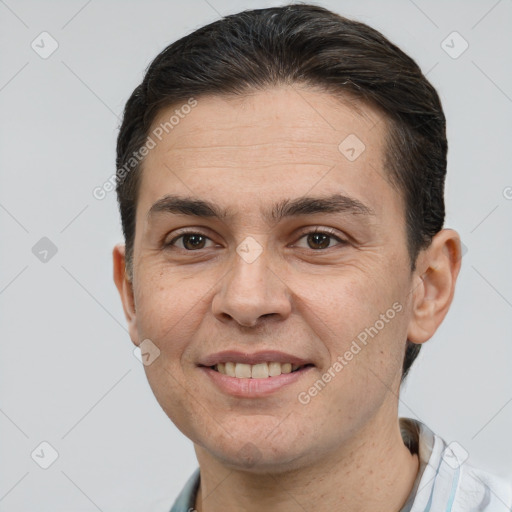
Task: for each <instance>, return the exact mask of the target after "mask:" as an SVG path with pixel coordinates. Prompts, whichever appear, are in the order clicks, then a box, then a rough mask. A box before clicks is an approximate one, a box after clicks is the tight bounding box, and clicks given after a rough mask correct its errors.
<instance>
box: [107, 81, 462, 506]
mask: <svg viewBox="0 0 512 512" xmlns="http://www.w3.org/2000/svg"><path fill="white" fill-rule="evenodd" d="M197 99H198V105H197V106H196V107H195V108H194V109H193V110H192V111H191V113H190V114H188V115H187V116H186V117H185V118H184V119H182V120H180V123H179V124H178V125H176V126H175V127H174V129H173V130H172V131H171V132H170V133H169V134H168V136H167V137H166V138H164V139H163V140H162V141H161V142H160V143H159V144H158V145H157V147H156V148H154V149H153V150H151V151H150V153H149V154H148V155H147V157H146V159H145V162H144V169H143V174H142V180H141V185H140V189H139V197H138V205H137V215H136V234H135V242H134V262H133V280H132V281H130V280H129V279H128V277H127V274H126V272H125V259H124V246H122V245H118V246H116V247H115V248H114V251H113V259H114V280H115V283H116V286H117V288H118V290H119V293H120V295H121V300H122V303H123V307H124V311H125V314H126V318H127V321H128V326H129V331H130V336H131V339H132V341H133V343H134V344H136V345H138V344H139V343H140V342H141V341H142V340H144V339H150V340H151V341H152V342H153V343H154V344H155V345H156V346H157V347H158V348H159V350H160V355H159V357H158V358H156V359H155V361H154V362H153V363H151V364H150V365H148V366H145V367H144V368H145V371H146V375H147V378H148V381H149V383H150V386H151V388H152V390H153V392H154V394H155V397H156V398H157V400H158V402H159V404H160V405H161V407H162V408H163V410H164V411H165V413H166V414H167V415H168V417H169V418H170V419H171V420H172V421H173V422H174V423H175V424H176V426H177V427H178V428H179V429H180V430H181V431H182V432H183V434H184V435H185V436H187V437H188V438H190V439H191V440H192V441H193V443H194V447H195V451H196V455H197V458H198V462H199V466H200V470H201V485H200V489H199V493H198V499H197V501H196V509H197V510H198V511H200V512H217V511H221V510H222V511H238V510H245V511H248V512H251V511H259V510H268V511H277V510H279V511H282V510H286V511H290V512H293V511H304V510H315V511H317V512H323V511H332V510H347V511H348V510H350V511H352V512H358V511H366V512H370V511H382V510H388V511H399V510H400V508H401V507H402V506H403V504H404V503H405V501H406V500H407V497H408V495H409V493H410V491H411V488H412V486H413V483H414V480H415V478H416V475H417V472H418V458H417V456H415V455H414V456H413V455H411V453H410V452H409V451H408V449H407V448H406V447H405V445H404V444H403V442H402V439H401V436H400V431H399V424H398V419H397V418H398V405H397V404H398V392H399V387H400V376H401V367H402V360H403V352H404V347H405V343H406V340H407V338H409V339H410V340H411V341H413V342H415V343H423V342H425V341H427V340H428V339H429V338H431V337H432V335H433V334H434V333H435V331H436V329H437V328H438V326H439V325H440V323H441V322H442V320H443V319H444V317H445V315H446V313H447V311H448V309H449V306H450V304H451V301H452V299H453V294H454V289H455V282H456V279H457V275H458V272H459V269H460V256H461V253H460V238H459V235H458V234H457V232H455V231H454V230H451V229H443V230H442V231H441V232H439V233H438V234H437V235H436V236H435V237H434V239H433V241H432V244H431V245H430V247H429V248H427V249H426V250H424V251H422V252H421V253H420V255H419V256H418V259H417V268H416V271H415V272H414V273H411V272H410V261H409V257H408V253H407V248H406V236H405V216H404V215H405V206H404V203H403V201H402V198H401V196H400V194H399V193H398V192H397V190H396V189H395V188H394V187H393V186H392V185H391V184H390V183H389V182H388V181H387V179H386V171H385V170H384V169H383V166H382V162H383V157H384V143H383V141H384V136H385V133H386V132H385V130H386V122H385V118H384V117H383V115H382V114H381V113H380V112H378V111H377V110H375V109H373V108H371V107H369V106H367V105H362V104H358V105H356V104H354V103H353V102H350V101H349V100H348V98H347V101H343V102H341V101H340V100H339V99H338V98H335V97H333V96H332V95H330V94H327V93H325V92H320V91H317V90H313V89H311V88H306V87H299V86H297V85H294V86H293V87H292V86H287V87H282V88H273V89H268V90H265V91H259V92H257V93H254V94H248V95H245V96H243V97H237V98H226V97H213V96H212V97H201V98H197ZM356 107H357V108H356ZM175 108H176V106H173V107H172V108H169V109H166V110H164V111H162V112H161V113H160V115H159V116H158V118H157V119H156V120H155V123H154V126H155V127H156V126H158V124H159V123H160V122H162V121H165V120H166V119H168V118H169V116H170V115H171V114H172V112H173V111H174V110H175ZM350 134H356V135H357V137H358V138H359V139H360V140H362V141H363V142H364V144H365V146H366V148H365V150H364V151H363V152H362V153H361V155H360V156H359V157H358V158H357V159H356V160H354V161H352V162H351V161H349V160H348V159H347V158H346V157H345V156H344V155H343V154H342V153H341V152H340V150H339V149H338V145H339V144H340V142H341V141H343V140H344V139H345V138H346V137H347V136H348V135H350ZM333 192H339V193H343V194H345V195H348V196H350V197H353V198H357V199H358V200H360V201H361V202H363V203H364V204H366V205H367V206H369V207H370V208H371V209H372V210H373V211H374V212H375V215H373V216H368V217H366V216H363V215H357V214H347V213H344V214H340V213H319V214H307V215H301V216H298V217H294V218H285V219H283V220H281V221H280V222H279V223H273V224H269V223H267V222H266V220H265V218H264V217H263V216H262V214H261V210H266V209H270V208H271V206H272V205H273V204H274V203H276V202H279V201H282V200H284V199H294V198H300V197H302V196H304V195H308V196H310V195H314V196H319V197H321V196H328V195H331V194H333ZM166 194H176V195H180V196H188V197H196V198H200V199H206V200H209V201H212V202H214V203H216V204H218V205H219V206H222V207H226V208H229V209H230V210H231V213H232V217H230V218H227V219H224V220H218V219H211V218H198V217H189V216H185V215H175V214H174V215H173V214H170V213H159V214H157V215H152V216H150V217H148V216H147V213H148V211H149V209H150V208H151V206H152V205H153V204H154V203H155V202H156V201H158V200H159V199H161V198H162V197H164V196H165V195H166ZM183 227H188V228H192V229H193V230H195V232H199V233H201V234H203V235H204V236H206V237H208V238H206V239H205V241H204V242H203V244H202V245H200V247H201V248H200V249H195V248H194V246H193V244H191V243H190V240H189V241H188V243H186V241H185V239H184V238H181V239H179V240H177V241H176V243H175V246H174V248H171V247H167V248H165V247H163V242H169V241H171V240H172V239H173V238H174V237H175V236H178V235H177V230H178V229H179V228H183ZM315 227H318V228H332V229H334V230H335V233H336V235H335V236H338V237H339V238H340V239H345V240H348V242H347V243H340V242H339V241H338V240H337V239H336V238H328V239H327V243H330V245H329V246H328V248H318V246H319V245H321V240H320V242H319V241H318V240H315V239H313V240H312V239H311V237H308V236H307V235H304V233H303V232H302V231H304V230H305V229H307V230H313V229H314V228H315ZM301 230H302V231H301ZM248 236H251V237H253V238H254V239H255V240H257V241H258V243H259V244H261V246H262V248H263V252H262V253H261V255H260V256H259V257H258V258H257V259H256V260H255V261H254V262H252V263H247V262H246V261H245V260H244V259H243V258H242V257H240V256H239V255H238V253H237V252H236V248H237V246H238V245H239V244H240V243H241V242H242V241H243V240H244V239H245V238H246V237H248ZM184 244H185V245H184ZM191 247H192V248H191ZM396 302H398V303H400V305H402V310H401V312H400V313H397V314H396V315H395V317H394V318H393V319H392V320H390V321H389V322H388V323H386V325H385V327H384V328H382V329H381V330H380V331H379V333H378V335H376V336H375V337H374V338H372V339H371V340H370V341H369V343H368V344H367V345H366V346H364V348H363V349H362V350H361V351H360V352H359V353H358V354H357V355H355V356H354V358H353V359H352V360H350V361H349V362H348V364H347V365H346V366H344V368H343V370H342V371H340V372H338V373H337V374H336V377H335V378H333V379H332V380H331V381H330V382H329V383H328V384H327V385H326V386H325V388H324V389H322V390H321V392H319V393H318V394H317V395H316V396H315V397H314V398H312V399H311V401H310V402H309V403H308V404H306V405H303V404H301V403H300V402H299V401H298V399H297V395H298V393H299V392H301V391H307V390H308V389H309V388H310V387H311V386H312V385H313V384H314V382H315V381H317V380H318V379H319V378H321V377H322V374H324V373H325V372H326V371H327V370H328V369H329V368H330V367H331V366H332V364H333V362H334V361H336V358H337V357H338V356H340V355H343V354H345V352H346V351H347V350H348V349H349V347H350V345H351V343H352V340H354V339H355V338H356V337H357V335H358V334H359V333H361V332H362V331H364V329H365V328H367V327H369V326H373V325H374V324H375V322H376V321H377V320H378V319H379V318H380V315H381V314H383V313H385V312H386V311H387V310H388V309H390V308H391V307H392V305H393V304H394V303H396ZM233 348H236V349H240V350H242V351H244V350H247V351H248V352H251V353H253V352H256V351H259V350H266V349H276V350H281V351H283V352H287V353H292V354H295V355H296V356H299V357H302V358H304V359H307V360H309V361H311V362H312V363H313V364H314V365H315V367H314V368H313V369H312V370H310V371H309V372H308V373H307V374H305V375H304V376H302V377H301V378H300V379H299V381H297V382H296V383H295V384H293V385H291V386H288V387H286V388H284V389H281V390H280V391H278V392H276V393H274V394H273V395H271V396H269V397H266V398H259V399H248V398H236V397H233V396H230V395H227V394H224V393H222V392H221V391H220V390H219V389H217V388H216V387H215V386H214V385H213V384H211V383H210V381H209V379H207V377H206V376H205V375H203V372H202V371H200V370H199V369H198V367H197V362H198V361H199V359H200V358H201V357H204V356H205V355H208V354H212V353H214V352H218V351H221V350H226V349H233ZM248 441H250V444H248Z"/></svg>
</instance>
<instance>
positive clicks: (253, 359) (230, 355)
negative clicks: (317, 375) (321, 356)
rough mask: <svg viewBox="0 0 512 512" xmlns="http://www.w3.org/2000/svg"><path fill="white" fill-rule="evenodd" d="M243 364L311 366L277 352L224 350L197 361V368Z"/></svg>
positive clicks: (306, 362)
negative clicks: (273, 363) (228, 363)
mask: <svg viewBox="0 0 512 512" xmlns="http://www.w3.org/2000/svg"><path fill="white" fill-rule="evenodd" d="M227 362H233V363H245V364H259V363H270V362H277V363H291V364H296V365H298V366H302V365H305V364H313V362H312V361H308V360H306V359H301V358H300V357H296V356H293V355H291V354H286V353H284V352H279V351H277V350H264V351H260V352H255V353H253V354H249V353H248V352H240V351H239V350H224V351H222V352H217V353H215V354H210V355H209V356H205V357H204V358H203V359H201V361H199V363H198V366H215V365H216V364H218V363H227ZM273 378H275V377H273Z"/></svg>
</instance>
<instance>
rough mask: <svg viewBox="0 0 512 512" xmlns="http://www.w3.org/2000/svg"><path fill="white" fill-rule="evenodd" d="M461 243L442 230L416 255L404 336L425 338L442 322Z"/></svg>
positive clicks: (413, 339) (452, 290)
mask: <svg viewBox="0 0 512 512" xmlns="http://www.w3.org/2000/svg"><path fill="white" fill-rule="evenodd" d="M461 254H462V253H461V242H460V237H459V234H458V233H457V232H456V231H455V230H453V229H442V230H441V231H440V232H439V233H437V234H436V235H435V236H434V237H433V239H432V243H431V244H430V246H429V247H428V248H427V249H425V250H424V251H422V252H421V253H420V255H419V256H418V261H417V265H416V268H417V270H416V272H415V276H414V278H413V289H412V290H411V293H412V295H413V301H412V311H411V321H410V323H409V329H408V331H407V339H408V340H410V341H411V342H413V343H424V342H425V341H427V340H429V339H430V338H431V337H432V336H433V335H434V333H435V332H436V330H437V328H438V327H439V325H440V324H441V322H442V321H443V319H444V317H445V316H446V313H448V309H449V308H450V305H451V303H452V300H453V295H454V293H455V282H456V280H457V276H458V275H459V270H460V266H461Z"/></svg>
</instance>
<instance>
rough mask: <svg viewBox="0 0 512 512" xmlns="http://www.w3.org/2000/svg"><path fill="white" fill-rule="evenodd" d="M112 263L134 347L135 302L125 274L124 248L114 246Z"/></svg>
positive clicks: (135, 335) (136, 338) (135, 339)
mask: <svg viewBox="0 0 512 512" xmlns="http://www.w3.org/2000/svg"><path fill="white" fill-rule="evenodd" d="M112 257H113V263H114V282H115V283H116V287H117V291H118V292H119V295H120V296H121V302H122V303H123V310H124V314H125V316H126V320H127V322H128V331H129V333H130V338H131V340H132V342H133V343H134V345H138V341H139V340H138V334H137V321H136V313H135V300H134V296H133V285H132V282H131V281H130V280H129V279H128V276H127V274H126V261H125V246H124V245H122V244H119V245H116V246H115V247H114V250H113V252H112Z"/></svg>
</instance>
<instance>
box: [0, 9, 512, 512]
mask: <svg viewBox="0 0 512 512" xmlns="http://www.w3.org/2000/svg"><path fill="white" fill-rule="evenodd" d="M284 3H285V2H270V1H269V2H264V1H239V2H235V1H226V0H209V1H206V0H190V1H188V2H185V3H182V2H169V1H168V2H164V1H149V2H142V1H139V2H121V1H99V0H92V1H89V2H72V1H67V2H64V1H61V2H57V1H55V2H35V1H15V0H6V1H0V45H1V51H2V65H1V69H0V109H1V114H2V117H1V120H2V123H1V138H0V144H1V146H0V172H1V180H2V187H1V189H0V229H1V235H2V249H3V250H2V260H1V265H0V312H1V313H0V314H1V319H0V320H1V323H0V326H1V332H2V343H1V355H0V390H1V409H0V413H1V414H0V428H1V436H0V439H1V441H0V443H1V446H0V449H1V452H0V460H1V465H2V470H1V475H2V477H1V480H0V510H1V511H7V510H8V511H10V512H15V511H28V510H39V511H46V510H47V511H53V512H55V511H59V510H73V511H94V510H103V511H118V510H119V511H121V510H123V511H136V510H149V507H148V503H150V502H153V501H158V500H160V499H164V500H166V501H167V504H170V503H171V502H172V501H173V499H174V497H175V496H176V494H177V493H178V491H179V490H180V489H181V487H182V486H183V484H184V483H185V481H186V480H187V479H188V477H189V475H190V474H191V473H192V471H193V470H194V468H195V467H196V466H197V462H196V460H195V455H194V452H193V447H192V443H191V442H190V441H189V440H188V439H186V438H185V437H184V436H182V435H181V433H180V432H179V431H178V430H177V429H176V428H175V427H174V425H173V424H172V423H171V422H170V420H169V419H168V418H167V416H166V415H165V414H164V413H163V411H162V410H161V409H160V407H159V405H158V404H157V402H156V400H155V398H154V396H153V394H152V392H151V390H150V388H149V385H148V383H147V381H146V377H145V374H144V371H143V367H142V365H141V363H140V362H139V361H138V360H137V359H136V358H135V357H134V354H133V345H132V343H131V341H130V339H129V336H128V334H127V331H126V328H125V320H124V316H123V312H122V309H121V303H120V300H119V297H118V295H117V290H116V289H115V287H114V284H113V281H112V265H111V250H112V247H113V245H114V244H115V243H117V242H119V241H121V230H120V222H119V217H118V212H117V209H116V202H115V193H114V192H111V193H110V194H108V195H107V197H106V198H105V199H103V200H101V201H100V200H97V199H95V198H94V197H93V195H92V190H93V189H94V187H96V186H100V185H101V184H102V183H103V182H104V181H105V180H107V179H108V178H109V177H110V176H111V175H112V173H113V172H114V170H115V169H114V158H115V154H114V149H115V140H116V135H117V129H118V126H119V117H118V116H119V115H120V114H121V112H122V108H123V106H124V103H125V101H126V100H127V98H128V96H129V94H130V93H131V91H132V90H133V88H134V87H135V86H136V85H137V84H138V83H139V82H140V80H141V79H142V76H143V72H144V69H145V68H146V66H147V65H148V64H149V62H150V61H151V59H152V58H154V57H155V56H156V55H157V53H158V52H160V51H161V50H162V49H163V48H164V47H165V46H166V45H167V44H169V43H170V42H172V41H174V40H176V39H178V38H179V37H181V36H183V35H185V34H187V33H189V32H191V31H192V30H194V29H195V28H198V27H200V26H202V25H204V24H205V23H208V22H211V21H213V20H215V19H217V18H219V16H220V15H225V14H229V13H232V12H236V11H239V10H243V9H246V8H259V7H267V6H272V5H283V4H284ZM317 3H319V4H320V5H323V6H325V7H328V8H331V9H332V10H335V11H337V12H339V13H340V14H344V15H346V16H349V17H354V18H357V19H359V20H361V21H363V22H365V23H368V24H370V25H371V26H373V27H375V28H376V29H378V30H380V31H382V32H383V33H384V34H385V35H386V36H388V37H389V38H391V40H392V41H393V42H395V43H396V44H398V45H399V46H400V47H401V48H402V49H403V50H404V51H406V52H408V53H409V54H410V55H411V56H412V57H413V58H414V59H415V60H416V61H417V62H418V64H419V65H420V66H421V68H422V69H423V70H424V72H425V73H427V72H428V78H429V79H430V80H431V81H432V83H433V84H434V86H435V87H436V88H437V89H438V91H439V93H440V95H441V98H442V101H443V105H444V108H445V112H446V116H447V119H448V139H449V146H450V150H449V170H448V177H447V184H446V203H447V222H446V226H447V227H452V228H455V229H456V230H458V232H459V233H460V235H461V237H462V239H463V242H464V244H465V246H466V247H467V253H466V254H465V255H464V257H463V264H462V270H461V273H460V276H459V280H458V283H457V289H456V295H455V299H454V303H453V305H452V308H451V310H450V312H449V314H448V316H447V318H446V320H445V322H444V323H443V324H442V326H441V327H440V329H439V330H438V332H437V333H436V335H435V336H434V338H432V339H431V340H430V341H429V342H428V344H427V345H426V346H425V347H424V350H423V352H422V355H421V356H420V358H419V360H418V362H417V363H416V364H415V367H414V368H413V371H412V373H411V375H410V377H409V379H408V382H407V384H406V385H405V387H404V389H403V393H402V395H401V401H400V407H401V414H402V415H406V416H410V417H415V418H419V419H420V420H421V421H423V422H425V423H427V424H428V425H429V426H430V427H431V428H432V429H433V430H434V431H436V432H437V433H438V434H440V435H441V436H443V437H444V438H445V439H446V440H447V441H448V442H450V441H457V442H458V443H459V444H460V445H461V446H462V447H463V448H464V449H465V450H467V452H468V453H469V462H471V463H472V464H474V465H476V466H480V467H482V468H485V469H488V470H492V471H493V472H495V473H499V474H501V475H504V476H507V475H508V476H509V477H510V476H512V465H511V463H510V461H511V459H512V444H511V442H510V432H512V403H511V402H512V385H511V384H512V382H511V376H510V375H511V372H510V361H511V360H512V343H511V341H512V340H511V331H512V314H511V313H512V309H511V308H512V279H511V273H512V272H511V269H510V262H511V261H512V237H511V233H512V200H511V198H512V188H511V187H512V173H511V171H510V162H511V161H512V149H511V147H512V144H511V140H512V139H511V136H512V128H511V119H512V115H511V114H512V73H511V67H510V60H511V57H510V48H511V44H510V43H511V41H510V39H511V37H510V27H511V26H512V2H511V1H510V0H502V1H496V0H482V1H478V2H477V1H473V2H468V1H464V2H463V1H459V2H455V1H452V2H446V1H430V2H427V1H425V0H415V1H414V2H413V1H408V0H403V1H398V0H397V1H393V2H378V1H365V2H361V1H343V2H341V1H339V0H338V1H324V2H321V3H320V2H317ZM43 31H47V32H48V33H49V34H51V37H52V38H53V39H54V40H56V41H57V43H58V45H59V46H58V49H57V50H56V51H55V52H54V53H53V54H52V55H51V56H49V57H48V58H45V59H43V58H42V57H41V56H40V54H38V53H36V51H34V50H33V48H32V47H31V43H32V42H33V41H35V44H38V45H39V47H42V46H43V45H44V49H45V50H46V51H47V50H48V49H50V48H51V40H50V39H48V36H40V34H41V33H42V32H43ZM454 31H457V32H458V33H459V34H460V36H461V37H462V38H464V40H465V41H467V43H468V44H469V47H468V49H467V50H466V51H465V52H464V53H462V54H461V55H460V56H458V57H457V58H453V57H454V55H455V54H456V53H459V52H460V50H462V49H463V47H464V46H463V45H464V41H463V40H462V39H461V38H460V37H459V36H457V35H455V36H453V35H452V36H450V38H448V39H447V36H449V35H450V34H451V33H452V32H454ZM42 37H44V38H46V39H44V41H43V42H41V38H42ZM443 41H446V42H445V43H443ZM450 47H451V48H450ZM445 50H446V51H445ZM39 51H42V48H41V49H40V50H39ZM447 51H448V53H447ZM450 52H451V54H452V55H451V56H450V55H449V53H450ZM43 237H47V238H48V239H50V240H51V242H52V243H53V244H54V245H55V246H56V248H57V253H56V254H55V255H52V252H51V250H50V251H49V252H48V253H44V250H48V242H47V241H42V242H40V239H41V238H43ZM38 243H39V245H36V244H38ZM34 246H35V249H33V247H34ZM34 253H35V254H34ZM45 257H46V260H44V258H45ZM41 258H43V261H41ZM43 441H46V442H48V443H50V445H51V446H53V447H54V449H55V450H56V451H57V452H58V458H57V460H56V461H55V462H54V463H53V464H52V465H51V466H50V467H48V469H42V468H41V467H40V465H39V464H44V463H45V460H46V463H48V462H51V460H50V458H51V452H50V449H48V448H45V446H44V445H43V447H40V443H41V442H43ZM34 450H36V452H35V454H36V455H34V457H32V456H31V454H32V453H33V452H34ZM41 450H42V451H41ZM37 454H39V457H38V456H37ZM49 457H50V458H49ZM36 461H37V463H36ZM165 509H166V507H163V508H162V510H165ZM155 510H160V509H158V508H155Z"/></svg>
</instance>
